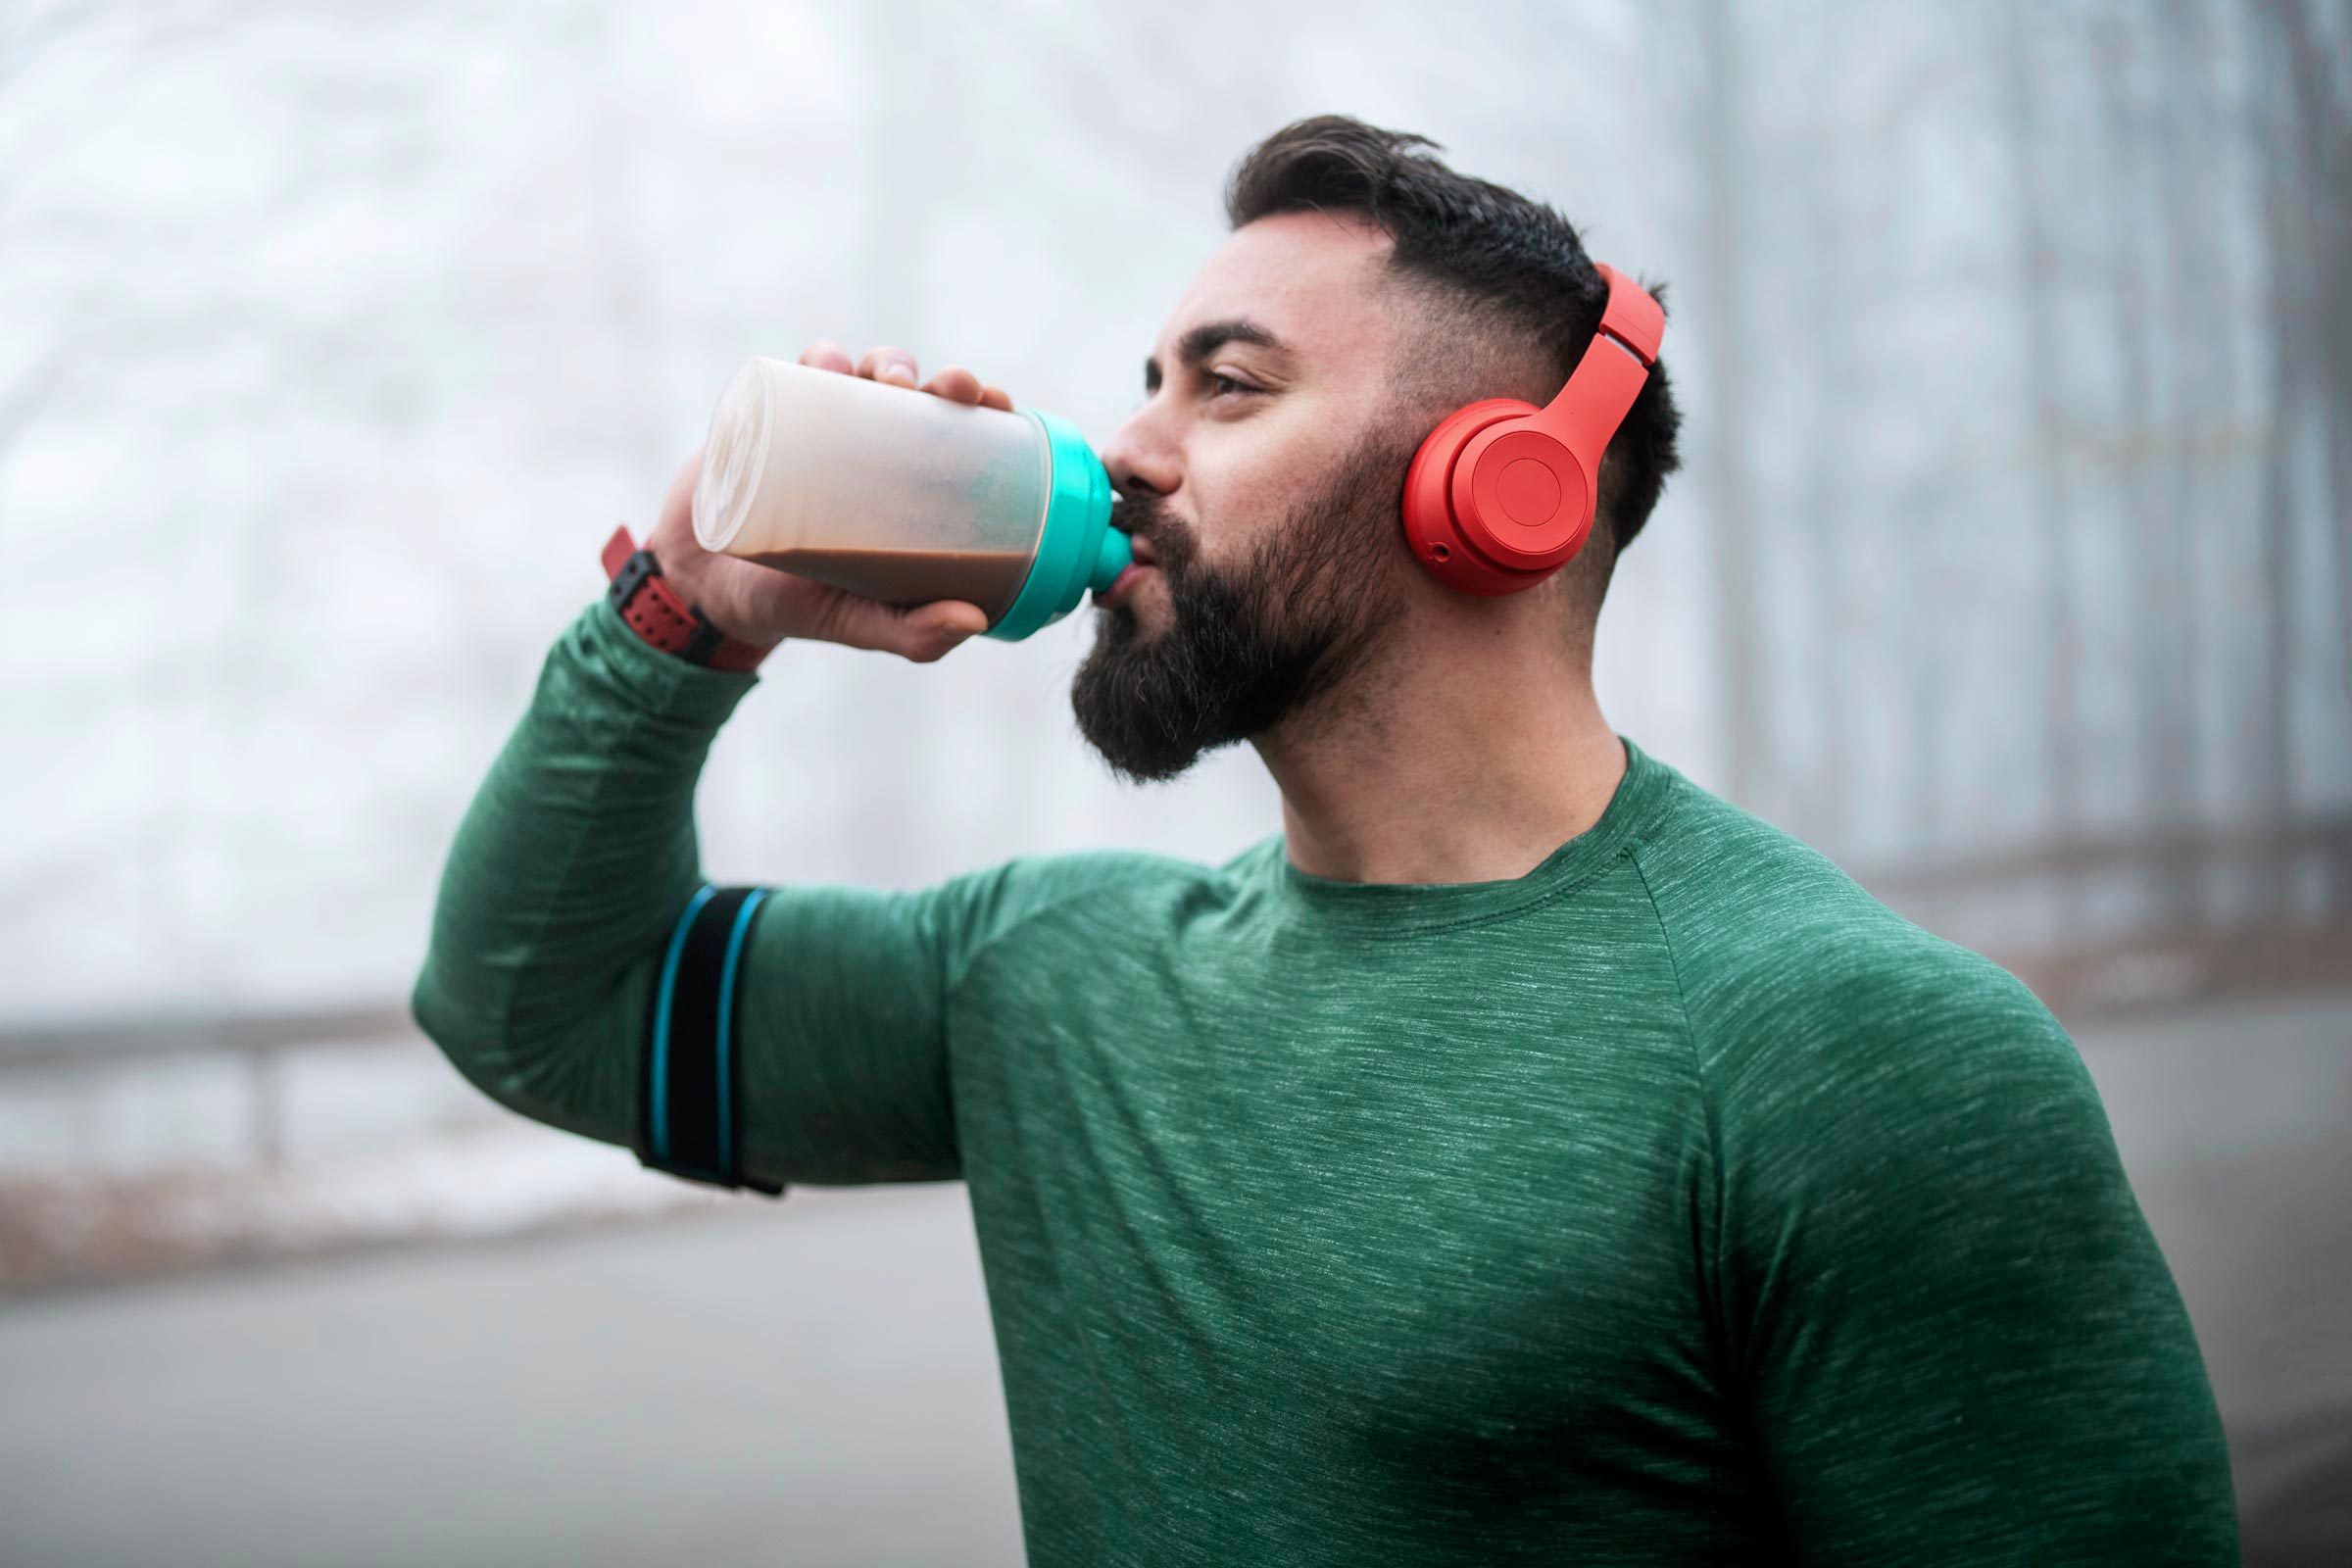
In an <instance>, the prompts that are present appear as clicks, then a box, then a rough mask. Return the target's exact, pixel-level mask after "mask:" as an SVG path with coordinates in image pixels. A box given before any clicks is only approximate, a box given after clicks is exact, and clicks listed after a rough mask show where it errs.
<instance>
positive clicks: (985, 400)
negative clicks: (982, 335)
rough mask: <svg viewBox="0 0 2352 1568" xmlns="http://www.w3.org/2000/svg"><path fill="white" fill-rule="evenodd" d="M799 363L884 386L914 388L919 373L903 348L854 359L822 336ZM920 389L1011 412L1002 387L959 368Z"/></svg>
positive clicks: (868, 352) (880, 348)
mask: <svg viewBox="0 0 2352 1568" xmlns="http://www.w3.org/2000/svg"><path fill="white" fill-rule="evenodd" d="M801 363H802V364H803V365H810V366H814V367H815V368H818V369H820V370H839V371H840V372H841V373H843V374H844V375H862V376H864V377H865V378H866V379H867V380H869V381H880V382H882V383H883V384H884V385H886V386H904V387H914V386H916V385H917V380H916V378H917V376H918V375H919V374H920V371H918V370H917V369H916V368H915V360H914V356H913V355H911V354H909V353H907V351H906V350H905V349H902V348H894V347H892V346H890V345H889V344H881V345H878V346H876V347H874V348H870V349H867V350H866V351H865V352H864V353H863V354H861V355H859V356H858V358H857V359H855V360H853V359H851V358H850V354H849V351H848V350H847V349H845V348H843V347H842V346H841V345H840V344H838V343H836V342H834V341H833V340H832V339H831V338H824V337H820V338H818V339H817V340H816V341H815V342H813V343H811V344H809V347H808V348H806V349H804V350H802V352H801ZM919 390H921V391H924V392H928V393H930V394H932V395H933V396H934V397H943V398H946V399H947V400H948V401H949V402H951V403H962V404H967V405H972V404H976V405H978V406H979V407H981V408H984V409H1002V410H1003V411H1005V413H1006V414H1010V413H1011V412H1012V394H1011V393H1009V392H1007V391H1005V389H1004V388H1003V387H1001V386H987V385H984V384H983V383H982V382H981V380H980V378H979V377H978V376H977V375H974V374H973V373H972V372H971V371H969V370H967V369H965V368H963V367H962V366H960V365H951V366H948V367H946V368H944V369H942V370H940V371H939V373H938V374H936V375H934V376H932V377H931V379H930V380H928V381H924V382H921V383H920V386H919Z"/></svg>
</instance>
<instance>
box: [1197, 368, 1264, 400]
mask: <svg viewBox="0 0 2352 1568" xmlns="http://www.w3.org/2000/svg"><path fill="white" fill-rule="evenodd" d="M1219 382H1223V383H1224V384H1225V385H1226V386H1229V387H1231V388H1233V389H1234V390H1235V391H1236V392H1254V391H1256V390H1257V388H1255V387H1253V386H1251V385H1250V383H1249V382H1247V381H1244V380H1240V379H1238V378H1236V377H1234V376H1230V375H1219V374H1217V373H1216V372H1214V371H1211V372H1210V373H1209V377H1208V384H1209V387H1210V392H1209V395H1210V396H1211V397H1223V396H1224V395H1225V394H1224V393H1222V392H1219V391H1217V390H1216V387H1217V384H1218V383H1219Z"/></svg>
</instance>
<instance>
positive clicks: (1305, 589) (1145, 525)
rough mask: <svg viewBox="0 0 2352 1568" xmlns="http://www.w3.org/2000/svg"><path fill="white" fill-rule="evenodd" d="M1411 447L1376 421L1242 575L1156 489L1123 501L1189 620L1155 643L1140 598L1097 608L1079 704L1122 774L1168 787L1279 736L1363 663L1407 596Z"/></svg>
mask: <svg viewBox="0 0 2352 1568" xmlns="http://www.w3.org/2000/svg"><path fill="white" fill-rule="evenodd" d="M1412 450H1413V449H1412V447H1410V446H1407V447H1404V448H1403V449H1402V450H1399V449H1398V444H1397V437H1396V436H1395V435H1394V434H1387V435H1384V434H1381V433H1380V432H1379V431H1378V429H1377V427H1376V428H1375V432H1374V433H1373V434H1371V435H1368V436H1367V437H1365V438H1364V439H1363V440H1361V441H1359V442H1358V443H1357V444H1356V446H1355V447H1354V449H1352V450H1351V451H1350V452H1349V453H1348V455H1347V456H1346V457H1345V458H1343V459H1342V460H1341V461H1340V462H1339V463H1338V464H1337V465H1336V466H1334V468H1333V471H1332V474H1331V477H1330V479H1329V481H1328V482H1327V483H1326V484H1325V485H1324V486H1323V487H1322V489H1321V491H1320V492H1319V493H1318V494H1317V495H1316V496H1314V497H1313V498H1311V499H1310V500H1309V501H1308V502H1307V503H1306V504H1305V505H1304V506H1302V507H1300V508H1299V510H1298V511H1297V512H1296V513H1295V514H1294V515H1291V516H1289V517H1287V518H1285V519H1284V520H1283V522H1282V523H1281V525H1279V526H1277V527H1275V528H1273V529H1272V530H1270V531H1269V532H1268V533H1267V534H1266V535H1265V536H1264V537H1263V538H1261V539H1260V540H1259V541H1258V543H1257V544H1256V545H1255V546H1254V547H1253V548H1252V549H1251V550H1250V553H1249V555H1248V557H1247V558H1246V559H1245V560H1243V561H1242V562H1241V563H1240V564H1237V565H1235V566H1234V567H1232V568H1230V569H1216V568H1211V567H1209V566H1207V565H1206V564H1203V563H1202V562H1201V560H1200V557H1199V555H1198V551H1197V541H1196V540H1195V539H1194V537H1193V535H1192V532H1191V530H1189V529H1186V528H1183V527H1181V526H1179V525H1176V524H1173V523H1171V522H1169V520H1168V518H1167V515H1166V512H1165V509H1164V508H1163V507H1162V506H1161V504H1160V498H1159V497H1158V496H1157V495H1154V494H1151V493H1149V492H1146V493H1144V494H1143V495H1141V496H1140V497H1139V499H1137V500H1135V501H1125V500H1122V501H1121V502H1120V503H1119V504H1118V510H1117V511H1116V513H1114V515H1113V516H1112V518H1111V522H1112V525H1113V526H1114V527H1120V528H1125V529H1126V530H1127V531H1128V532H1130V533H1133V534H1136V535H1137V536H1138V537H1140V538H1143V539H1146V540H1149V541H1150V542H1151V544H1152V550H1153V552H1154V554H1155V556H1156V557H1157V561H1156V563H1155V564H1156V565H1157V566H1158V569H1159V572H1160V575H1161V576H1162V577H1163V578H1164V579H1165V586H1166V588H1167V590H1168V601H1169V604H1170V606H1171V607H1172V608H1173V610H1174V612H1175V614H1174V618H1173V623H1172V624H1170V625H1169V626H1167V627H1165V628H1164V629H1162V630H1161V631H1160V632H1159V634H1158V635H1157V636H1156V637H1154V638H1152V639H1151V640H1149V641H1147V640H1145V639H1144V638H1143V637H1142V636H1141V628H1140V623H1139V621H1138V619H1137V616H1136V613H1135V610H1134V608H1133V606H1132V603H1122V604H1118V605H1114V606H1111V607H1109V608H1107V609H1099V610H1098V611H1097V613H1098V614H1099V615H1101V616H1102V621H1101V624H1100V626H1099V628H1098V631H1097V635H1096V638H1095V646H1094V648H1093V649H1092V650H1091V651H1090V652H1089V653H1088V654H1087V656H1086V659H1085V661H1084V662H1082V663H1080V664H1079V666H1078V673H1077V675H1076V677H1075V678H1074V679H1073V680H1072V681H1071V683H1070V708H1071V711H1073V712H1074V713H1076V715H1077V718H1078V729H1079V733H1081V734H1082V735H1084V736H1085V737H1086V740H1087V742H1088V744H1089V745H1091V746H1093V747H1094V749H1095V750H1096V751H1097V752H1099V753H1101V754H1102V756H1103V760H1104V761H1105V762H1107V763H1109V764H1110V769H1111V771H1112V772H1113V773H1114V774H1117V775H1118V776H1119V777H1121V778H1124V779H1126V780H1127V781H1128V782H1130V783H1136V784H1143V783H1165V782H1166V781H1168V780H1169V779H1173V778H1175V777H1177V776H1178V775H1180V774H1182V773H1183V772H1185V771H1186V770H1187V769H1188V768H1190V767H1191V766H1192V765H1193V764H1194V763H1195V762H1197V761H1199V760H1201V758H1202V757H1203V756H1205V755H1207V754H1208V753H1210V752H1213V751H1217V750H1220V749H1221V748H1223V747H1226V746H1230V745H1232V744H1234V743H1235V742H1237V741H1243V740H1249V739H1251V738H1253V737H1255V736H1258V735H1262V734H1264V733H1265V732H1266V731H1267V730H1269V729H1271V728H1273V727H1274V726H1275V725H1276V724H1277V723H1279V722H1281V721H1282V720H1283V719H1284V718H1286V717H1288V716H1290V715H1291V714H1293V713H1295V712H1297V711H1299V710H1300V709H1302V708H1304V707H1306V706H1307V705H1308V704H1310V703H1312V702H1314V701H1315V700H1316V699H1318V698H1319V697H1322V696H1323V695H1325V694H1326V693H1328V692H1329V691H1331V690H1332V688H1333V687H1335V686H1337V685H1339V684H1340V683H1341V682H1342V681H1343V680H1344V679H1346V678H1347V676H1348V674H1350V673H1351V672H1352V671H1354V670H1355V669H1356V667H1357V666H1358V665H1360V664H1361V663H1362V662H1363V660H1364V657H1365V655H1366V654H1367V653H1368V652H1369V651H1370V650H1371V649H1372V647H1373V646H1374V645H1375V643H1376V642H1377V640H1378V634H1379V632H1380V630H1381V628H1382V627H1383V626H1384V625H1385V624H1386V623H1387V622H1388V620H1389V618H1390V617H1391V615H1392V614H1393V613H1395V611H1396V608H1397V603H1398V600H1399V598H1400V597H1401V596H1400V593H1399V590H1398V585H1397V579H1396V576H1395V571H1396V566H1397V560H1396V558H1397V556H1399V555H1401V554H1403V553H1404V540H1403V533H1402V524H1401V522H1400V521H1399V520H1398V509H1399V506H1400V504H1401V498H1402V497H1403V494H1404V473H1405V468H1406V467H1407V466H1408V465H1409V464H1410V463H1411V461H1412Z"/></svg>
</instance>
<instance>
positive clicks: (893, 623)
mask: <svg viewBox="0 0 2352 1568" xmlns="http://www.w3.org/2000/svg"><path fill="white" fill-rule="evenodd" d="M832 608H833V614H832V616H831V618H832V620H833V624H831V625H829V626H827V627H825V628H824V629H823V630H822V631H821V632H820V633H819V634H818V635H819V636H820V637H821V638H822V639H823V640H824V641H826V642H834V643H841V644H843V645H844V646H846V647H850V648H864V649H868V650H871V651H873V652H875V653H883V654H897V655H898V656H899V657H900V658H902V659H908V660H912V661H913V662H916V663H918V664H928V663H930V662H932V661H933V660H936V659H939V658H940V657H942V656H943V655H945V654H947V653H948V652H950V651H951V650H953V649H954V648H956V646H957V645H959V644H961V643H963V642H964V641H966V640H967V639H969V638H972V637H976V636H978V635H979V634H980V633H981V632H983V631H986V630H987V629H988V615H987V613H985V612H984V611H982V610H981V608H980V607H979V606H978V605H970V604H965V603H964V602H962V601H961V600H956V599H942V600H938V601H935V602H934V603H931V604H928V605H916V606H914V607H913V608H911V609H907V610H902V609H900V608H898V607H897V606H895V605H885V604H882V603H881V602H879V601H878V600H873V599H865V598H861V597H859V596H858V595H856V594H849V593H845V594H842V595H841V596H840V597H839V598H838V599H837V600H836V601H834V604H833V607H832Z"/></svg>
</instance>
